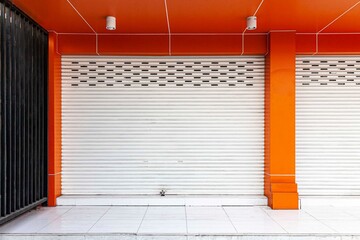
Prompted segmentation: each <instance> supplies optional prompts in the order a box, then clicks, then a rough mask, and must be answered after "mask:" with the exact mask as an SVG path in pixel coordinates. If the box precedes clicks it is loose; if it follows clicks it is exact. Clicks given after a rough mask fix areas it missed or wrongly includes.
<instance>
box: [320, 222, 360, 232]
mask: <svg viewBox="0 0 360 240" xmlns="http://www.w3.org/2000/svg"><path fill="white" fill-rule="evenodd" d="M322 222H323V223H324V224H326V225H327V226H329V227H330V228H332V229H334V230H335V231H337V232H339V233H343V234H344V233H345V234H359V233H360V221H359V220H354V221H351V220H350V221H349V220H324V221H322Z"/></svg>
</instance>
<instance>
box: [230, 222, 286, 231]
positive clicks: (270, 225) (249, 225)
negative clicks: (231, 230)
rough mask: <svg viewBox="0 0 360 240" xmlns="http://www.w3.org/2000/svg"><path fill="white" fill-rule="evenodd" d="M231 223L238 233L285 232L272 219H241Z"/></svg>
mask: <svg viewBox="0 0 360 240" xmlns="http://www.w3.org/2000/svg"><path fill="white" fill-rule="evenodd" d="M233 224H234V226H235V228H236V231H237V232H238V233H264V234H266V233H286V231H285V230H284V229H283V228H282V227H281V226H280V225H279V224H277V223H276V222H274V221H272V220H271V221H241V222H235V221H233Z"/></svg>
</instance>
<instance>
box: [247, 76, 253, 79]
mask: <svg viewBox="0 0 360 240" xmlns="http://www.w3.org/2000/svg"><path fill="white" fill-rule="evenodd" d="M246 78H247V79H252V78H254V77H251V76H247V77H246Z"/></svg>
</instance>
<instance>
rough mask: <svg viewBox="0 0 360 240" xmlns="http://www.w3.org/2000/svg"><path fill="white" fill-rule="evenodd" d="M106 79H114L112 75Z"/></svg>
mask: <svg viewBox="0 0 360 240" xmlns="http://www.w3.org/2000/svg"><path fill="white" fill-rule="evenodd" d="M106 78H107V79H114V77H106Z"/></svg>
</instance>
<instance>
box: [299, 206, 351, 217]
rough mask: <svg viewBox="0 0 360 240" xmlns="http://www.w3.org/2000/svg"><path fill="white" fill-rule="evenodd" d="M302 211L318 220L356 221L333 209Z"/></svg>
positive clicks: (321, 208) (308, 209)
mask: <svg viewBox="0 0 360 240" xmlns="http://www.w3.org/2000/svg"><path fill="white" fill-rule="evenodd" d="M303 211H305V212H306V213H308V214H310V215H311V216H313V217H314V218H316V219H319V220H340V219H341V220H357V218H356V217H354V216H352V215H350V214H348V213H346V212H345V211H343V210H341V209H338V208H334V207H320V206H319V207H315V208H314V207H312V208H306V209H304V210H303Z"/></svg>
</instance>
